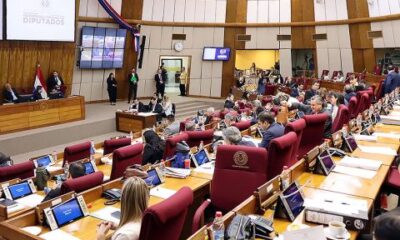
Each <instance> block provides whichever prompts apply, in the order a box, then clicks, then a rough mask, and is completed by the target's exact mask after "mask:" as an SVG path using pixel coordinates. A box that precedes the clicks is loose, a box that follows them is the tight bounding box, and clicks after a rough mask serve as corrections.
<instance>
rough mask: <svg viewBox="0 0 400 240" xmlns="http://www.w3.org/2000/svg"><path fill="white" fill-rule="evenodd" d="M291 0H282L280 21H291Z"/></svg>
mask: <svg viewBox="0 0 400 240" xmlns="http://www.w3.org/2000/svg"><path fill="white" fill-rule="evenodd" d="M291 6H292V5H291V2H290V0H280V7H279V20H280V22H291V20H292V11H291V10H292V7H291Z"/></svg>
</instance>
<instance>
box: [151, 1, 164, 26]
mask: <svg viewBox="0 0 400 240" xmlns="http://www.w3.org/2000/svg"><path fill="white" fill-rule="evenodd" d="M163 16H164V0H153V21H162V20H163Z"/></svg>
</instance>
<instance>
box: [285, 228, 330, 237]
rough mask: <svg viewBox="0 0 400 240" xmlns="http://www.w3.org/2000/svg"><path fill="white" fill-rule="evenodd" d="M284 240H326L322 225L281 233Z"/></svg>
mask: <svg viewBox="0 0 400 240" xmlns="http://www.w3.org/2000/svg"><path fill="white" fill-rule="evenodd" d="M283 239H284V240H299V239H307V240H326V237H325V232H324V228H323V226H322V225H320V226H316V227H311V228H305V229H299V230H293V231H288V232H284V233H283Z"/></svg>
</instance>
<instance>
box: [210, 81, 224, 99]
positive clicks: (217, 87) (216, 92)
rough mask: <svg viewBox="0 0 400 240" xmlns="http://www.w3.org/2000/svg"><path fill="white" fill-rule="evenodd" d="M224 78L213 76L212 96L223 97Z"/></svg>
mask: <svg viewBox="0 0 400 240" xmlns="http://www.w3.org/2000/svg"><path fill="white" fill-rule="evenodd" d="M221 85H222V78H221V77H219V78H213V79H212V83H211V97H221Z"/></svg>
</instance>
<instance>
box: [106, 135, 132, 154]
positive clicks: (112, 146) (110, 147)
mask: <svg viewBox="0 0 400 240" xmlns="http://www.w3.org/2000/svg"><path fill="white" fill-rule="evenodd" d="M131 141H132V140H131V139H130V138H119V139H108V140H105V141H104V153H103V154H104V155H106V154H109V153H112V152H114V150H116V149H118V148H121V147H125V146H128V145H131Z"/></svg>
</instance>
